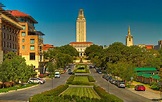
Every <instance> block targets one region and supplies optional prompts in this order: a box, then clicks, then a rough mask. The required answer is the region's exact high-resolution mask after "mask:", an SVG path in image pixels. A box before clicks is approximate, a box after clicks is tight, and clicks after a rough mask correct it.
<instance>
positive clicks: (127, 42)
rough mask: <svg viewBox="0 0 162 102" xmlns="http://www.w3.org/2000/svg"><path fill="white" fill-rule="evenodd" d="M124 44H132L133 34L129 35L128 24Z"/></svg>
mask: <svg viewBox="0 0 162 102" xmlns="http://www.w3.org/2000/svg"><path fill="white" fill-rule="evenodd" d="M126 46H133V36H132V35H131V31H130V26H129V27H128V34H127V36H126Z"/></svg>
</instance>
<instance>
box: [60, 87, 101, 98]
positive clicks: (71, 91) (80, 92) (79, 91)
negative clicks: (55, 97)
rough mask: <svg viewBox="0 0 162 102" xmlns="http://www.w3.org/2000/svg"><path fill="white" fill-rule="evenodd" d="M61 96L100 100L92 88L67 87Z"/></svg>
mask: <svg viewBox="0 0 162 102" xmlns="http://www.w3.org/2000/svg"><path fill="white" fill-rule="evenodd" d="M62 95H70V96H72V95H76V96H79V97H89V98H97V99H100V96H99V95H98V94H97V93H96V92H95V91H94V89H93V88H92V87H69V88H68V89H67V90H65V91H64V92H63V93H62Z"/></svg>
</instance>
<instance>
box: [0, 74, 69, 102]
mask: <svg viewBox="0 0 162 102" xmlns="http://www.w3.org/2000/svg"><path fill="white" fill-rule="evenodd" d="M69 76H70V75H68V74H67V73H65V74H62V75H61V78H54V79H53V80H52V79H47V80H46V83H45V84H40V85H37V86H35V87H32V88H28V89H25V90H18V91H13V92H9V93H4V94H0V102H11V101H12V102H26V101H28V100H29V97H30V96H33V95H34V94H38V93H41V92H43V91H46V90H50V89H52V88H55V87H57V86H59V85H62V84H65V82H66V80H67V79H68V78H69ZM52 82H53V83H52ZM4 100H5V101H4Z"/></svg>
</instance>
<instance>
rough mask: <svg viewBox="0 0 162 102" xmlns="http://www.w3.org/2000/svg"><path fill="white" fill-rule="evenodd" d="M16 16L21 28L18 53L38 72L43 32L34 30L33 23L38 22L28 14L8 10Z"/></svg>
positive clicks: (41, 55) (40, 61)
mask: <svg viewBox="0 0 162 102" xmlns="http://www.w3.org/2000/svg"><path fill="white" fill-rule="evenodd" d="M8 12H9V13H10V14H12V15H13V16H14V17H16V18H17V20H18V21H19V24H20V25H21V26H22V28H23V29H22V30H20V32H19V36H18V45H19V46H18V47H19V48H18V54H19V55H21V56H22V57H24V58H25V60H26V63H27V64H28V65H33V67H34V69H35V71H36V72H38V73H37V74H39V71H40V69H42V68H41V67H43V66H42V65H41V64H40V63H42V62H43V35H44V34H43V33H42V32H40V31H36V30H35V26H34V24H37V23H38V22H37V21H36V20H35V19H34V18H33V17H31V16H30V15H28V14H25V13H23V12H20V11H18V10H9V11H8Z"/></svg>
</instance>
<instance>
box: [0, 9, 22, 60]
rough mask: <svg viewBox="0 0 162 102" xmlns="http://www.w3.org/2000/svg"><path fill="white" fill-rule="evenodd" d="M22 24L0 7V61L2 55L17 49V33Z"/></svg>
mask: <svg viewBox="0 0 162 102" xmlns="http://www.w3.org/2000/svg"><path fill="white" fill-rule="evenodd" d="M21 29H22V26H21V25H20V24H19V23H18V20H17V19H16V18H15V17H14V16H13V15H11V14H10V13H8V12H7V11H5V10H4V9H3V8H1V7H0V63H2V62H3V55H4V54H6V53H8V52H11V51H12V52H17V51H18V35H19V32H20V30H21Z"/></svg>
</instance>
